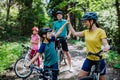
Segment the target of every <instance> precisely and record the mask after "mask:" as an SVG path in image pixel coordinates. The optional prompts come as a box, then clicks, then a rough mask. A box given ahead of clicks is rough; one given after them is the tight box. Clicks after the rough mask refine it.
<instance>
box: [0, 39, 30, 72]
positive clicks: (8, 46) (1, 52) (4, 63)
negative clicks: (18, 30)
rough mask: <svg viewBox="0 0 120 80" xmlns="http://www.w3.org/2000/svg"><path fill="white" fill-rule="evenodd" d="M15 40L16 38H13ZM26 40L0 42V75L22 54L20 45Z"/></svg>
mask: <svg viewBox="0 0 120 80" xmlns="http://www.w3.org/2000/svg"><path fill="white" fill-rule="evenodd" d="M15 39H16V38H15ZM27 42H28V39H27V38H26V40H25V39H24V41H23V39H19V40H18V39H17V42H15V40H14V41H3V40H2V41H0V73H2V72H3V71H4V70H5V69H7V68H9V67H10V65H11V64H13V63H14V62H15V61H16V59H17V58H18V57H19V56H20V55H21V54H22V51H23V48H22V46H21V44H22V43H25V44H26V43H27Z"/></svg>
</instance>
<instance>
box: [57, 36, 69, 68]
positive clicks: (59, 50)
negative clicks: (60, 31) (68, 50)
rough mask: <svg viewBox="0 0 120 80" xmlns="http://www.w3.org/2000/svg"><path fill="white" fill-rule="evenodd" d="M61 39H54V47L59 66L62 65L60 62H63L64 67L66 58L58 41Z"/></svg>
mask: <svg viewBox="0 0 120 80" xmlns="http://www.w3.org/2000/svg"><path fill="white" fill-rule="evenodd" d="M62 39H63V38H61V37H58V38H57V39H56V42H57V44H58V45H57V46H56V50H57V53H58V56H59V66H61V64H62V61H64V64H65V65H66V64H67V63H66V56H65V54H64V52H63V50H62V44H61V43H60V41H61V40H62Z"/></svg>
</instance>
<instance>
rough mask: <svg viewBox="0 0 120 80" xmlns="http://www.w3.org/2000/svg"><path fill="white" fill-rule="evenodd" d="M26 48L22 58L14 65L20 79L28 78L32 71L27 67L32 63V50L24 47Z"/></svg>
mask: <svg viewBox="0 0 120 80" xmlns="http://www.w3.org/2000/svg"><path fill="white" fill-rule="evenodd" d="M22 47H23V48H24V51H23V54H22V57H20V58H19V59H18V60H17V61H16V62H15V64H14V72H15V74H16V75H17V76H18V77H19V78H26V77H28V76H30V75H31V73H32V72H31V71H30V69H26V67H25V65H26V63H28V62H29V61H30V50H31V48H30V47H28V46H25V45H22Z"/></svg>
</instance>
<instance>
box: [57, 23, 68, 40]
mask: <svg viewBox="0 0 120 80" xmlns="http://www.w3.org/2000/svg"><path fill="white" fill-rule="evenodd" d="M67 24H68V23H67V21H66V23H65V24H64V25H63V26H62V27H61V28H60V29H59V30H58V32H57V33H56V34H55V38H56V37H58V36H59V35H60V33H61V32H62V31H63V29H64V28H65V27H66V25H67Z"/></svg>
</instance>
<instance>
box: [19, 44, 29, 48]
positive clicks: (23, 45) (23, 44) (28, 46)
mask: <svg viewBox="0 0 120 80" xmlns="http://www.w3.org/2000/svg"><path fill="white" fill-rule="evenodd" d="M21 46H22V47H23V48H25V49H31V48H30V47H29V46H25V45H24V44H22V45H21Z"/></svg>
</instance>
